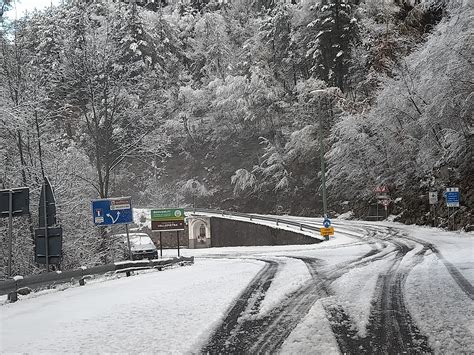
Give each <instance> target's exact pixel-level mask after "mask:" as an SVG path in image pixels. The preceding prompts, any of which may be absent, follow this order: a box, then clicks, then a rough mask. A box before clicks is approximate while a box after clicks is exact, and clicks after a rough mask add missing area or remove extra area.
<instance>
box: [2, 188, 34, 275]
mask: <svg viewBox="0 0 474 355" xmlns="http://www.w3.org/2000/svg"><path fill="white" fill-rule="evenodd" d="M29 213H30V189H29V188H28V187H20V188H14V189H8V190H0V217H8V268H7V274H8V275H7V276H8V277H11V276H12V253H13V250H12V249H13V248H12V244H13V217H16V216H21V215H24V214H29Z"/></svg>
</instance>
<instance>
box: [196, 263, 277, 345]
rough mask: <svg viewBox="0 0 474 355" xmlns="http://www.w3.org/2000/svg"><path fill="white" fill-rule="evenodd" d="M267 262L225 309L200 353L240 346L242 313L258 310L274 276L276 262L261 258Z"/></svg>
mask: <svg viewBox="0 0 474 355" xmlns="http://www.w3.org/2000/svg"><path fill="white" fill-rule="evenodd" d="M257 260H260V261H264V262H265V263H267V264H266V265H265V267H264V268H263V269H262V270H260V272H259V273H258V274H257V275H256V276H255V277H254V279H253V280H252V281H251V282H250V284H249V285H248V286H247V288H246V289H245V290H244V291H243V292H242V294H241V295H240V296H239V297H238V298H237V300H236V301H235V304H234V305H233V306H232V307H231V308H230V309H229V310H228V311H227V313H226V316H225V318H224V320H223V321H222V323H221V325H220V326H219V327H218V328H217V329H216V330H215V331H214V333H213V334H212V335H211V337H210V339H209V341H208V342H207V344H206V345H205V346H204V347H203V348H202V350H201V352H202V353H212V354H214V353H234V352H236V351H239V350H240V348H241V345H240V339H239V334H241V332H242V331H243V330H244V328H243V322H242V321H241V317H242V315H243V314H244V313H246V312H250V313H252V312H253V313H255V312H258V308H259V305H260V303H261V302H262V300H263V298H264V297H265V293H266V291H267V290H268V288H269V287H270V284H271V282H272V280H273V278H274V277H275V274H276V271H277V269H278V263H277V262H276V261H272V260H262V259H257Z"/></svg>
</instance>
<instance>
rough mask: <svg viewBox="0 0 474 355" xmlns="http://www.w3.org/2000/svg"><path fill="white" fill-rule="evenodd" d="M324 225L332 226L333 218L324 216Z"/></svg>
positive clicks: (325, 226) (326, 226)
mask: <svg viewBox="0 0 474 355" xmlns="http://www.w3.org/2000/svg"><path fill="white" fill-rule="evenodd" d="M323 226H324V228H329V227H330V226H331V220H330V219H329V218H327V217H326V218H324V221H323Z"/></svg>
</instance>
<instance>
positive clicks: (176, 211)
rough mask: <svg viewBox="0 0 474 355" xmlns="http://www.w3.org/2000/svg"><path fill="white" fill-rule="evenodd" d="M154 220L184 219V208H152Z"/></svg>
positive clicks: (152, 218)
mask: <svg viewBox="0 0 474 355" xmlns="http://www.w3.org/2000/svg"><path fill="white" fill-rule="evenodd" d="M151 220H152V221H184V209H182V208H167V209H163V210H151Z"/></svg>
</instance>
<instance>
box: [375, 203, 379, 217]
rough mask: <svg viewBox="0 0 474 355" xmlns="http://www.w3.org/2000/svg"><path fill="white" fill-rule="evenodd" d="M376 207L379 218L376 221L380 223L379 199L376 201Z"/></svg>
mask: <svg viewBox="0 0 474 355" xmlns="http://www.w3.org/2000/svg"><path fill="white" fill-rule="evenodd" d="M375 205H376V206H377V207H376V211H377V218H376V219H375V220H376V221H378V220H379V200H378V199H375Z"/></svg>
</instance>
